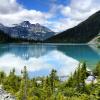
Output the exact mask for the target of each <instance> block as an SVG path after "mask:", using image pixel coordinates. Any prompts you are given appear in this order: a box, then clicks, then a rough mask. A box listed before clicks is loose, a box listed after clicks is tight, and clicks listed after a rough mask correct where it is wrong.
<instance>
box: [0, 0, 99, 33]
mask: <svg viewBox="0 0 100 100" xmlns="http://www.w3.org/2000/svg"><path fill="white" fill-rule="evenodd" d="M51 1H52V2H51V9H50V10H49V11H48V12H47V13H45V12H42V11H37V10H35V9H32V10H28V9H26V8H24V6H23V5H21V4H19V3H17V1H16V0H0V23H3V24H5V25H12V24H18V23H20V22H22V21H24V20H28V21H30V22H31V23H40V24H42V25H45V26H47V27H49V28H51V29H52V30H53V31H57V32H60V31H63V30H65V29H68V28H71V27H73V26H75V25H77V24H78V23H80V22H82V21H84V20H85V19H87V18H88V17H89V16H90V15H92V14H93V13H95V12H96V11H98V10H100V6H99V4H100V1H99V0H71V1H70V4H69V5H66V6H65V5H62V4H59V5H58V4H57V3H56V2H57V0H55V1H54V0H51ZM44 9H45V8H44ZM60 15H62V17H60V18H59V17H58V16H60ZM52 19H53V20H52ZM54 19H55V20H54Z"/></svg>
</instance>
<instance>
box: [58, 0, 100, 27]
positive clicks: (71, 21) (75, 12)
mask: <svg viewBox="0 0 100 100" xmlns="http://www.w3.org/2000/svg"><path fill="white" fill-rule="evenodd" d="M99 4H100V1H99V0H71V3H70V5H68V6H62V8H61V14H62V15H63V16H64V19H62V20H60V22H61V23H62V26H66V25H67V27H65V28H63V29H66V28H70V27H73V26H75V25H77V24H78V23H80V22H82V21H84V20H86V19H87V18H88V17H89V16H90V15H92V14H93V13H95V12H96V11H98V10H100V6H99Z"/></svg>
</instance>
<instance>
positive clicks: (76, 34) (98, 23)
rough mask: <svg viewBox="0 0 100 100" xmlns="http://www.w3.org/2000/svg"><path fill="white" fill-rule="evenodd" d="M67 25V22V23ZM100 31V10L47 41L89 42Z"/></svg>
mask: <svg viewBox="0 0 100 100" xmlns="http://www.w3.org/2000/svg"><path fill="white" fill-rule="evenodd" d="M66 25H67V23H66ZM99 32H100V11H98V12H96V13H95V14H93V15H92V16H90V17H89V18H88V19H87V20H85V21H83V22H82V23H80V24H79V25H77V26H75V27H73V28H70V29H68V30H66V31H64V32H62V33H60V34H58V35H55V36H54V37H52V38H49V39H47V40H46V41H45V42H52V43H87V42H89V41H91V40H92V39H93V38H94V37H95V36H97V35H98V34H99Z"/></svg>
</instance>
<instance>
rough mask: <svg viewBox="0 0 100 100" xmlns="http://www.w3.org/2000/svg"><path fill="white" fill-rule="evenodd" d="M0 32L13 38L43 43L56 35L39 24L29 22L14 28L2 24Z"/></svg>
mask: <svg viewBox="0 0 100 100" xmlns="http://www.w3.org/2000/svg"><path fill="white" fill-rule="evenodd" d="M0 30H2V31H4V32H5V33H6V34H8V35H9V36H11V37H13V38H22V39H28V40H36V41H43V40H45V39H47V38H50V37H52V36H53V35H55V32H53V31H51V30H50V29H48V28H47V27H45V26H42V25H40V24H39V23H37V24H31V23H30V22H29V21H23V22H22V23H20V24H16V25H14V26H13V27H7V26H4V25H3V24H0Z"/></svg>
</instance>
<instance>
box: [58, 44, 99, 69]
mask: <svg viewBox="0 0 100 100" xmlns="http://www.w3.org/2000/svg"><path fill="white" fill-rule="evenodd" d="M57 50H59V51H61V52H63V53H64V54H66V55H67V56H70V57H72V58H74V59H77V60H79V61H86V62H87V64H89V65H90V61H91V65H90V66H92V67H93V65H92V64H93V63H97V62H98V61H99V60H100V55H99V52H98V51H97V50H94V49H93V48H91V47H90V46H88V45H63V47H62V45H58V46H57ZM92 61H93V62H92Z"/></svg>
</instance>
